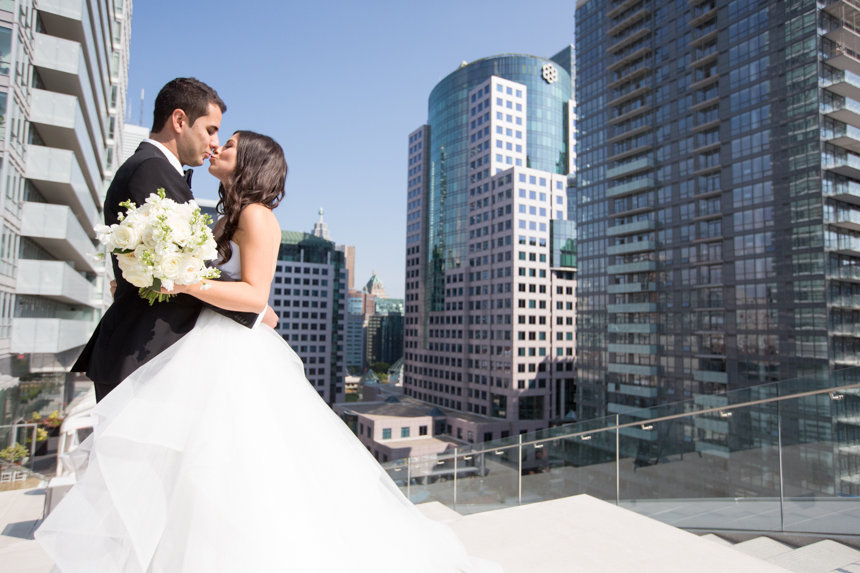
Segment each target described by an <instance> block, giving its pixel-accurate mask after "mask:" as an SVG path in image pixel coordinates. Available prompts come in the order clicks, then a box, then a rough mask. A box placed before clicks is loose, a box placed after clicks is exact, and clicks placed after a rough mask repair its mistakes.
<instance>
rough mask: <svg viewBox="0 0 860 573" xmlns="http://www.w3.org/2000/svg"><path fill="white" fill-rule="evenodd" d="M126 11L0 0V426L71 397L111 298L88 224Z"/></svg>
mask: <svg viewBox="0 0 860 573" xmlns="http://www.w3.org/2000/svg"><path fill="white" fill-rule="evenodd" d="M131 12H132V1H131V0H124V1H122V0H114V1H107V0H84V1H79V2H38V3H35V2H33V1H32V0H18V1H17V2H16V1H14V0H0V76H2V77H3V78H4V79H3V80H2V82H0V84H2V85H0V119H2V121H0V137H2V140H3V142H4V143H3V147H2V150H0V158H2V171H0V213H2V219H3V226H2V235H0V245H2V247H1V248H0V375H3V378H4V380H5V382H4V383H3V388H4V390H2V391H0V424H3V423H7V422H8V421H10V420H14V419H16V418H17V417H18V416H20V415H21V414H22V411H21V410H23V411H25V412H26V413H29V412H31V411H32V410H36V409H40V408H42V407H54V408H56V407H57V406H59V405H61V402H63V401H64V400H67V399H69V397H70V396H69V393H68V389H70V388H73V384H71V381H72V380H73V375H70V374H69V373H68V370H69V368H70V367H71V365H72V363H73V362H74V360H75V359H76V358H77V356H78V354H79V353H80V350H81V348H82V346H83V345H84V344H85V343H86V342H87V340H88V338H89V337H90V334H91V333H92V331H93V328H94V326H95V324H96V322H97V321H98V320H99V318H100V317H101V313H102V311H103V309H104V307H105V306H106V305H107V304H109V303H108V301H109V298H108V299H106V298H105V292H104V291H105V290H106V289H105V280H104V279H105V266H104V264H103V263H95V262H93V259H92V258H91V255H92V254H93V253H95V252H97V250H98V248H97V246H96V243H95V242H94V238H95V233H94V231H93V226H94V225H97V224H100V223H101V222H102V204H103V201H104V195H105V191H106V189H107V187H108V185H109V183H110V179H111V177H112V175H113V172H114V170H115V169H116V168H117V166H118V165H119V159H120V158H121V157H123V155H124V150H123V137H122V135H123V133H124V127H123V126H124V119H125V118H124V112H125V103H126V87H127V83H128V62H129V39H130V36H131ZM24 377H26V380H27V383H26V384H27V386H28V388H27V391H26V392H19V389H20V387H19V385H18V382H17V381H18V380H19V379H21V378H24ZM67 379H68V382H69V384H66V381H67ZM64 386H65V387H66V388H67V392H66V395H65V396H64V395H63V392H62V389H63V387H64ZM19 393H20V394H21V396H18V395H17V394H19ZM25 394H26V395H25ZM49 403H50V406H49ZM18 408H20V410H18Z"/></svg>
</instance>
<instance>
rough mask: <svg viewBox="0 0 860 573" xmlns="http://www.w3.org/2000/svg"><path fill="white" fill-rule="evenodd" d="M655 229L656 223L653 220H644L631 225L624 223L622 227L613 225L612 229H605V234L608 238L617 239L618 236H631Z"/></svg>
mask: <svg viewBox="0 0 860 573" xmlns="http://www.w3.org/2000/svg"><path fill="white" fill-rule="evenodd" d="M656 228H657V223H656V222H655V221H654V219H644V220H642V221H633V222H632V223H625V224H624V225H615V226H614V227H609V228H607V229H606V234H607V235H609V236H610V237H617V236H619V235H633V234H636V233H645V232H648V231H654V230H655V229H656Z"/></svg>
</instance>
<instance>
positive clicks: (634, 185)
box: [606, 168, 655, 198]
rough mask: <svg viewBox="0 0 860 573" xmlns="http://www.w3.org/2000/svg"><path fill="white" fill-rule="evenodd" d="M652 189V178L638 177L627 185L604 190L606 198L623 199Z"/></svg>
mask: <svg viewBox="0 0 860 573" xmlns="http://www.w3.org/2000/svg"><path fill="white" fill-rule="evenodd" d="M616 169H617V168H616ZM654 187H655V180H654V178H653V177H640V178H638V179H634V180H633V181H628V182H627V183H622V184H621V185H615V186H614V187H610V188H609V189H607V190H606V197H607V198H609V197H623V196H625V195H632V194H633V193H637V192H639V191H647V190H649V189H653V188H654Z"/></svg>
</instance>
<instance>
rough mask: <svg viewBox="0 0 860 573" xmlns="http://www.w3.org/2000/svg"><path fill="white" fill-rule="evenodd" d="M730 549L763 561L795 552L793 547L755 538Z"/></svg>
mask: <svg viewBox="0 0 860 573" xmlns="http://www.w3.org/2000/svg"><path fill="white" fill-rule="evenodd" d="M732 549H735V550H737V551H740V552H741V553H746V554H747V555H749V556H751V557H758V558H759V559H764V560H765V561H769V560H771V559H772V558H774V557H778V556H780V555H784V554H786V553H790V552H792V551H795V549H794V547H791V546H790V545H786V544H785V543H780V542H779V541H776V540H775V539H771V538H770V537H756V538H755V539H750V540H748V541H742V542H741V543H735V544H734V545H733V546H732Z"/></svg>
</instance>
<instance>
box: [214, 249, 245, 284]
mask: <svg viewBox="0 0 860 573" xmlns="http://www.w3.org/2000/svg"><path fill="white" fill-rule="evenodd" d="M230 246H231V247H233V254H232V255H231V256H230V260H229V261H227V262H226V263H224V264H223V265H218V268H219V269H221V272H222V273H224V274H225V275H228V276H229V277H230V278H231V279H234V280H237V281H238V280H240V279H241V278H242V257H241V255H240V254H239V245H237V244H236V243H234V242H233V241H230Z"/></svg>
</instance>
